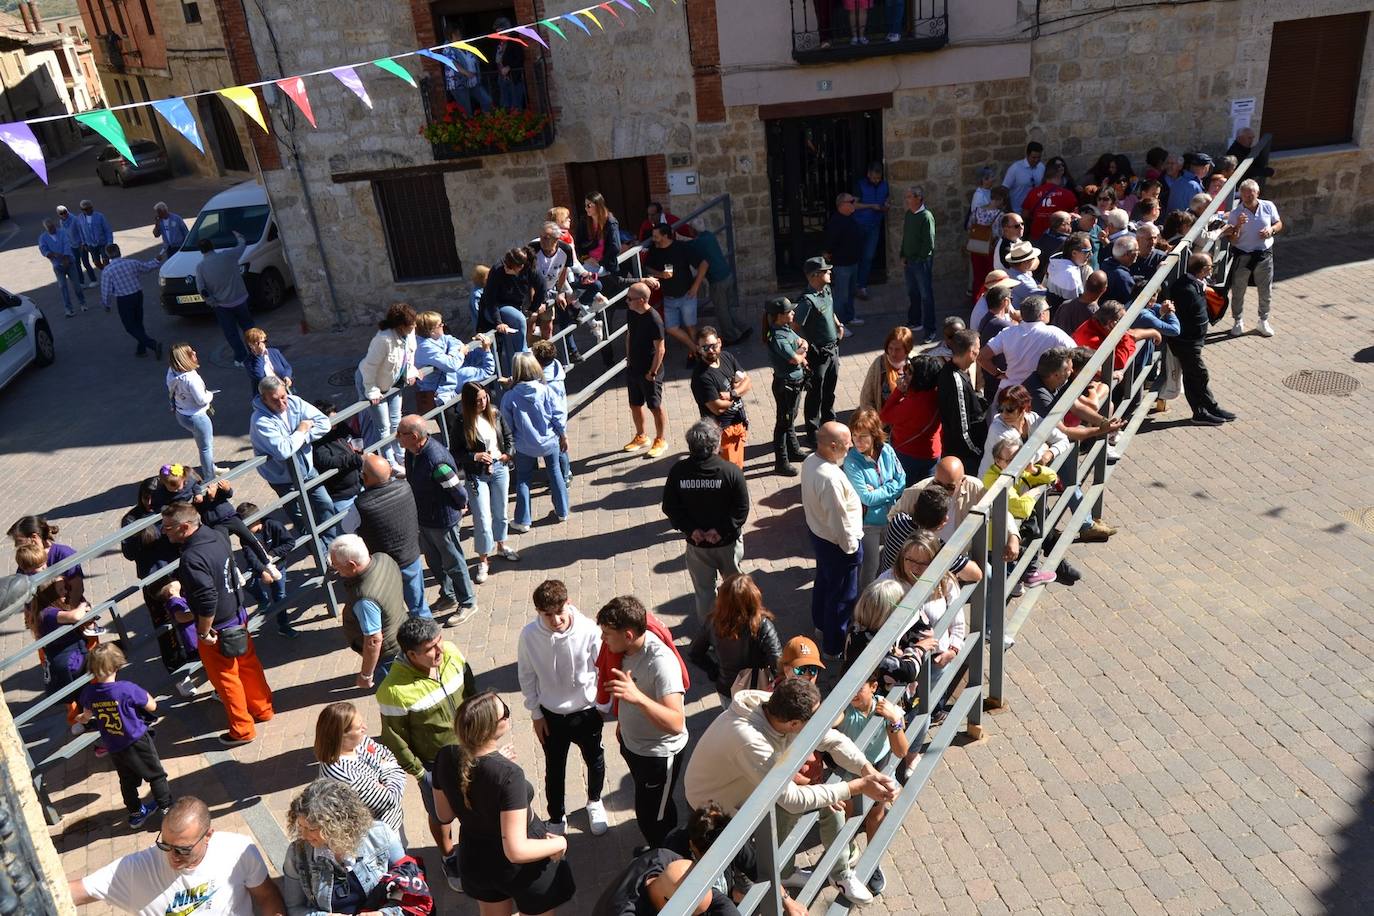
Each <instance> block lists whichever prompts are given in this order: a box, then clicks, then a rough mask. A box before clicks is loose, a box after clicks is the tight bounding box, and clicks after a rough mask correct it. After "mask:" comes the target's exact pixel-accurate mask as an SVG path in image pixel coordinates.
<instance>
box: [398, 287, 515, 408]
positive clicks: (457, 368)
mask: <svg viewBox="0 0 1374 916" xmlns="http://www.w3.org/2000/svg"><path fill="white" fill-rule="evenodd" d="M491 340H492V336H491V335H489V334H488V335H478V336H477V337H475V338H473V341H472V343H471V344H470V345H468V346H466V347H465V346H463V344H462V342H461V341H460V340H458V338H456V337H452V336H450V335H449V334H448V333H446V332H445V329H444V316H443V315H441V314H439V313H438V312H421V313H420V314H419V315H417V316H415V368H417V369H424V368H429V369H431V370H432V371H431V372H430V373H429V374H428V375H426V376H425V377H424V378H422V379H420V381H418V382H416V383H415V407H416V410H417V412H419V413H422V414H425V413H429V412H430V411H431V410H433V409H434V408H435V407H437V406H439V405H440V404H448V403H449V402H451V401H453V400H454V399H455V398H457V397H458V392H459V390H460V389H461V388H462V387H463V385H465V384H466V383H468V382H477V383H478V384H479V385H485V384H486V383H487V382H489V381H491V380H492V379H493V378H495V377H496V357H495V356H494V355H492V352H491V346H492V345H491Z"/></svg>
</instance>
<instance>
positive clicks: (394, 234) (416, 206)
mask: <svg viewBox="0 0 1374 916" xmlns="http://www.w3.org/2000/svg"><path fill="white" fill-rule="evenodd" d="M372 194H373V196H374V197H375V198H376V200H377V212H378V214H379V215H380V216H381V218H382V231H383V232H384V233H386V252H387V255H388V257H390V259H391V274H392V276H393V277H395V279H396V280H398V281H400V280H430V279H434V278H438V277H456V276H461V275H462V273H463V262H462V261H460V260H459V258H458V247H457V245H456V244H455V242H454V238H453V218H452V215H451V214H450V212H449V205H448V192H447V191H445V190H444V176H443V175H440V174H437V173H435V174H420V175H404V176H398V177H395V178H383V179H378V180H376V181H374V182H372Z"/></svg>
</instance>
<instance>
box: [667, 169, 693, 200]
mask: <svg viewBox="0 0 1374 916" xmlns="http://www.w3.org/2000/svg"><path fill="white" fill-rule="evenodd" d="M668 193H669V194H673V195H676V196H682V195H686V194H695V193H697V173H696V172H689V171H675V172H669V173H668Z"/></svg>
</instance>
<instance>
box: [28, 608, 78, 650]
mask: <svg viewBox="0 0 1374 916" xmlns="http://www.w3.org/2000/svg"><path fill="white" fill-rule="evenodd" d="M60 613H62V608H60V607H57V606H55V605H49V606H48V607H45V608H43V610H41V611H39V612H38V637H39V638H40V639H41V638H43V637H44V636H47V635H48V634H49V633H53V632H56V631H57V630H59V629H61V628H62V627H64V626H66V624H64V623H62V622H61V621H59V620H58V619H57V615H58V614H60ZM77 645H79V646H81V648H82V649H83V650H84V649H85V647H86V638H85V637H84V636H82V635H81V631H80V630H76V629H73V630H69V631H68V632H67V634H66V635H65V636H61V637H59V638H57V639H54V640H53V641H52V642H50V643H48V645H47V648H46V649H45V651H46V652H47V653H48V658H50V659H53V658H57V656H59V655H61V654H62V653H63V652H66V651H67V650H68V649H70V648H72V647H73V646H77ZM81 654H82V655H83V656H84V655H85V654H86V653H85V652H84V651H83V652H82V653H81Z"/></svg>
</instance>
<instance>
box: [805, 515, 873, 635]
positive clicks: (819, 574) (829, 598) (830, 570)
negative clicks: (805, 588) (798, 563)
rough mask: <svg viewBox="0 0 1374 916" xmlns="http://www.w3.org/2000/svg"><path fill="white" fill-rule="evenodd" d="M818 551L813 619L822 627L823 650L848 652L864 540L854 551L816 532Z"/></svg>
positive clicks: (812, 541) (812, 610) (813, 542)
mask: <svg viewBox="0 0 1374 916" xmlns="http://www.w3.org/2000/svg"><path fill="white" fill-rule="evenodd" d="M807 534H809V535H810V536H811V545H812V547H813V548H814V549H815V551H816V580H815V583H814V584H813V585H812V587H811V622H812V623H813V624H814V625H815V627H816V629H818V630H820V631H821V637H822V638H821V651H822V652H823V653H825V654H826V655H839V654H841V653H842V652H844V643H845V640H846V638H847V637H848V635H849V624H850V622H851V621H852V619H853V617H854V602H855V601H857V600H858V597H859V568H860V567H861V566H862V565H863V559H864V548H863V543H862V542H861V543H860V544H859V549H858V550H856V551H854V552H853V553H845V552H844V551H843V550H841V549H840V548H839V547H838V546H836V545H835V544H832V543H830V542H829V541H827V540H826V539H825V538H820V537H816V535H815V534H814V533H812V532H809V531H808V532H807Z"/></svg>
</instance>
